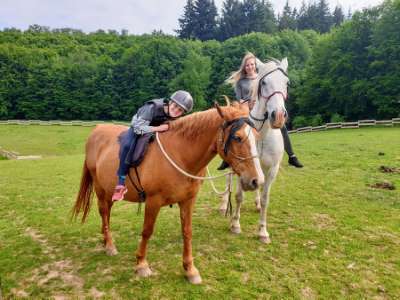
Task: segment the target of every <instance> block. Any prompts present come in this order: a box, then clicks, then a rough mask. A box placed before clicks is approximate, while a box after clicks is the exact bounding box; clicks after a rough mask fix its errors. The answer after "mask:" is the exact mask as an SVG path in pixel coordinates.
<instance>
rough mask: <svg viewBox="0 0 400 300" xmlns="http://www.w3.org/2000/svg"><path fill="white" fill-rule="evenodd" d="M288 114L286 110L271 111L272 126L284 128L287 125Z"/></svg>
mask: <svg viewBox="0 0 400 300" xmlns="http://www.w3.org/2000/svg"><path fill="white" fill-rule="evenodd" d="M287 117H288V114H287V112H286V110H280V111H278V112H276V111H273V112H272V113H271V127H272V128H274V129H279V128H282V127H283V125H285V123H286V120H287Z"/></svg>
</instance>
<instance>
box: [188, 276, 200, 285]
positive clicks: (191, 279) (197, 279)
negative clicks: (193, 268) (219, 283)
mask: <svg viewBox="0 0 400 300" xmlns="http://www.w3.org/2000/svg"><path fill="white" fill-rule="evenodd" d="M187 279H188V280H189V282H190V283H191V284H201V276H200V275H193V276H187Z"/></svg>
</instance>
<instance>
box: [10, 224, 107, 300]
mask: <svg viewBox="0 0 400 300" xmlns="http://www.w3.org/2000/svg"><path fill="white" fill-rule="evenodd" d="M25 234H26V235H27V236H29V237H30V238H31V239H32V240H33V241H35V242H37V243H38V244H39V245H40V246H41V248H42V252H43V253H44V254H45V255H47V257H49V258H50V259H51V260H52V262H49V263H46V264H44V265H42V266H40V267H39V268H36V269H34V270H33V271H32V272H31V274H30V275H29V277H27V278H26V279H24V280H22V281H21V282H20V284H19V286H18V287H17V288H14V289H12V290H11V293H12V294H13V295H14V296H16V297H18V298H25V297H30V295H29V293H28V292H27V290H28V289H29V287H31V286H37V287H39V288H43V289H45V290H50V291H51V292H52V298H54V299H70V298H71V294H72V295H82V296H83V295H86V296H87V297H89V298H95V299H97V298H101V297H103V296H104V295H105V294H104V293H103V292H101V291H99V290H97V289H96V288H95V287H92V288H91V289H90V290H89V291H88V292H86V293H85V292H84V290H83V286H84V283H85V281H84V279H83V278H81V277H80V276H79V275H77V273H76V271H77V270H78V266H76V265H75V264H74V263H73V261H72V260H70V259H65V258H60V254H59V253H60V251H59V250H58V249H56V248H55V247H52V246H50V245H49V243H48V240H47V239H46V238H45V237H44V236H43V235H42V234H41V233H40V232H39V231H38V230H36V229H33V228H31V227H28V228H26V229H25ZM57 258H58V259H57ZM66 290H71V292H69V293H68V292H67V294H66V293H65V291H66Z"/></svg>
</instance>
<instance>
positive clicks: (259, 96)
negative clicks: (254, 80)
mask: <svg viewBox="0 0 400 300" xmlns="http://www.w3.org/2000/svg"><path fill="white" fill-rule="evenodd" d="M276 71H280V72H282V73H283V75H285V76H286V77H287V78H289V75H288V74H287V73H286V72H285V70H283V69H282V68H281V67H277V68H275V69H273V70H271V71H269V72H267V73H266V74H264V75H263V76H262V77H261V78H260V80H259V81H258V90H257V96H258V99H265V102H268V101H269V99H271V98H272V97H273V96H275V95H278V94H279V95H282V97H283V100H285V101H286V100H287V98H288V93H287V91H286V94H284V93H283V92H282V91H274V92H272V93H271V94H270V95H268V96H264V95H262V93H261V86H262V84H260V83H261V82H262V81H263V80H264V79H265V77H267V76H268V75H270V74H272V73H274V72H276ZM249 115H250V117H251V118H252V119H253V120H255V121H258V122H262V125H261V127H260V129H256V130H257V131H260V130H261V128H263V127H264V123H265V121H266V120H268V117H269V114H268V111H266V112H265V113H264V116H263V118H262V119H260V118H256V117H254V116H253V115H252V114H251V111H250V113H249Z"/></svg>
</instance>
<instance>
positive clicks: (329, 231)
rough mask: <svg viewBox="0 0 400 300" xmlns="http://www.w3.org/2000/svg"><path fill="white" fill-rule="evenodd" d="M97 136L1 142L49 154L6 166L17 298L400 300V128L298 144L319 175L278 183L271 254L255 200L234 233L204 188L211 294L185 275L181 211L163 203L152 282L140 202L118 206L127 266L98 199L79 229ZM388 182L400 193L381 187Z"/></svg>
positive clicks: (28, 136) (36, 133)
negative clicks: (79, 206)
mask: <svg viewBox="0 0 400 300" xmlns="http://www.w3.org/2000/svg"><path fill="white" fill-rule="evenodd" d="M90 130H91V128H87V127H75V126H46V127H45V126H32V125H31V126H21V125H0V146H1V147H3V148H4V149H7V150H11V151H17V152H19V153H20V154H21V155H42V156H43V159H40V160H29V161H28V160H24V161H22V160H21V161H17V160H1V161H0V216H1V217H0V284H1V285H0V289H1V294H2V295H3V297H5V298H6V299H7V298H14V297H17V298H19V297H30V298H52V297H58V296H60V297H70V298H77V297H88V298H97V297H105V298H129V299H134V298H143V299H145V298H152V299H159V298H161V299H205V298H208V299H253V298H257V299H269V298H271V299H293V298H294V299H361V298H365V299H396V298H397V299H398V298H399V295H400V250H399V249H400V192H399V190H400V173H382V172H381V171H380V170H379V168H380V166H382V165H384V166H389V167H397V168H400V128H399V127H394V128H366V129H340V130H331V131H323V132H313V133H304V134H294V135H292V136H291V138H292V142H293V144H294V148H295V150H296V153H297V155H298V157H299V158H300V160H301V162H302V163H304V165H305V167H304V168H303V169H295V168H292V167H289V166H288V164H287V157H285V159H284V163H283V164H282V169H281V171H280V173H279V176H278V178H277V181H276V182H275V184H274V186H273V188H272V195H271V204H270V207H269V218H268V222H269V233H270V235H271V239H272V243H271V244H270V245H264V244H261V243H260V242H259V241H258V239H257V236H256V234H257V227H258V213H257V212H256V211H255V207H254V203H253V200H252V194H246V197H245V203H244V205H243V210H242V218H241V225H242V234H240V235H233V234H231V233H230V231H229V219H228V218H224V217H222V216H220V215H219V213H218V211H217V208H218V204H219V199H218V198H217V197H216V196H215V195H214V194H213V192H212V190H211V187H210V185H209V183H207V182H206V183H204V185H203V187H202V189H201V192H200V193H199V196H198V200H197V203H196V209H195V213H194V220H193V222H194V224H193V254H194V257H195V264H196V266H197V268H198V269H199V271H200V273H201V275H202V278H203V284H202V285H200V286H192V285H190V284H189V283H188V282H187V281H186V279H185V278H184V276H183V271H182V263H181V256H182V238H181V229H180V221H179V210H178V208H177V206H173V207H172V208H170V207H165V208H163V210H162V211H161V214H160V216H159V218H158V221H157V226H156V230H155V234H154V235H153V237H152V239H151V241H150V244H149V249H148V250H149V251H148V260H149V263H150V266H151V268H152V270H153V271H154V275H153V276H152V277H150V278H146V279H141V278H137V277H136V275H135V273H134V265H135V256H134V254H135V251H136V248H137V245H138V241H139V239H140V233H141V226H142V222H143V213H142V214H140V215H137V213H136V211H137V205H136V204H130V203H125V202H122V203H117V204H116V205H114V209H113V212H112V219H111V229H112V231H113V237H114V241H115V243H116V246H117V248H118V250H119V254H118V255H117V256H114V257H108V256H106V255H105V253H104V252H103V249H102V236H101V234H100V218H99V216H98V213H97V208H96V203H95V201H94V203H93V204H94V205H93V206H92V210H91V213H90V216H89V219H88V222H87V223H86V224H84V225H81V224H80V223H79V222H71V221H70V219H69V216H70V215H69V213H70V210H71V207H72V205H73V203H74V201H75V195H76V193H77V190H78V187H79V181H80V176H81V168H82V161H83V159H84V156H83V152H84V151H83V149H84V142H85V139H86V137H87V135H88V134H89V132H90ZM219 162H220V161H219V159H216V160H215V161H213V162H212V166H211V168H212V169H213V170H215V169H216V166H217V164H218V163H219ZM213 173H215V171H213ZM223 181H224V180H222V179H221V180H220V181H218V187H219V188H220V189H222V183H223ZM384 181H388V182H391V183H393V184H394V186H395V187H396V189H395V190H385V189H375V188H372V187H370V185H373V184H375V183H378V182H384ZM177 188H179V187H177ZM0 298H1V296H0Z"/></svg>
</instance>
